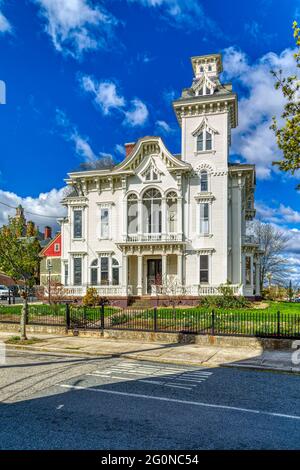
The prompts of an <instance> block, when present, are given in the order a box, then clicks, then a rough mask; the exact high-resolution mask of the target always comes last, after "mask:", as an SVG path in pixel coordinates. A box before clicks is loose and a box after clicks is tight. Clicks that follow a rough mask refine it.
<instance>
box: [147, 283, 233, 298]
mask: <svg viewBox="0 0 300 470" xmlns="http://www.w3.org/2000/svg"><path fill="white" fill-rule="evenodd" d="M220 287H221V286H220V285H210V286H199V285H198V284H195V285H190V286H180V285H178V286H164V285H152V286H151V295H152V296H157V295H192V296H206V295H221V294H222V292H221V289H220ZM229 287H230V288H231V290H232V294H233V295H242V291H241V286H240V285H239V284H230V286H229Z"/></svg>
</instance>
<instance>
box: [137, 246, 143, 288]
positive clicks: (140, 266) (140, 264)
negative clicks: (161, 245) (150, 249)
mask: <svg viewBox="0 0 300 470" xmlns="http://www.w3.org/2000/svg"><path fill="white" fill-rule="evenodd" d="M137 261H138V262H137V268H138V272H137V295H143V255H138V257H137Z"/></svg>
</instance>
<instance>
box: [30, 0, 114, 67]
mask: <svg viewBox="0 0 300 470" xmlns="http://www.w3.org/2000/svg"><path fill="white" fill-rule="evenodd" d="M33 1H34V2H35V3H36V4H37V5H38V6H39V7H40V12H41V16H42V17H43V18H44V19H45V20H46V28H45V29H46V32H47V33H48V34H49V36H50V37H51V39H52V42H53V45H54V47H55V49H56V50H57V51H59V52H62V53H63V54H66V55H71V56H73V57H75V58H80V57H81V55H82V54H83V53H84V52H86V51H89V50H95V49H99V48H106V47H107V46H108V42H109V40H110V39H111V37H112V33H113V28H114V26H116V24H117V23H118V21H117V20H116V18H115V17H114V16H113V15H111V14H110V13H108V12H107V11H106V10H105V9H104V8H103V6H101V5H97V6H95V5H94V4H93V3H92V2H91V1H90V0H33Z"/></svg>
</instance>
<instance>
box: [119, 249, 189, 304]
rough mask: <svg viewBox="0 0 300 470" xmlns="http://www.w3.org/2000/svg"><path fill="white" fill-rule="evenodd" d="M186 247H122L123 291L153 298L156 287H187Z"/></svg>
mask: <svg viewBox="0 0 300 470" xmlns="http://www.w3.org/2000/svg"><path fill="white" fill-rule="evenodd" d="M184 245H185V244H184V243H183V242H181V243H178V242H176V243H168V244H161V243H159V244H158V243H157V244H154V243H153V242H152V243H151V245H150V244H149V245H148V244H142V245H138V244H133V243H132V244H128V243H126V244H123V243H122V244H119V248H120V249H121V250H122V252H123V258H122V259H123V266H122V272H123V287H125V288H127V289H128V290H130V291H131V292H132V294H133V295H137V296H141V295H147V294H148V295H150V294H151V293H153V286H156V287H159V286H162V285H164V286H170V285H171V284H175V283H176V285H177V286H182V283H183V275H182V271H183V262H182V260H183V251H184Z"/></svg>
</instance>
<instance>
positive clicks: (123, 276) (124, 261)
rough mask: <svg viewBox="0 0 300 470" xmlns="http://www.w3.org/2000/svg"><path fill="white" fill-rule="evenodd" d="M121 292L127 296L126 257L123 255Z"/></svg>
mask: <svg viewBox="0 0 300 470" xmlns="http://www.w3.org/2000/svg"><path fill="white" fill-rule="evenodd" d="M122 288H123V289H122V290H123V291H124V294H125V295H127V289H128V256H127V255H125V254H123V257H122Z"/></svg>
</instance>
